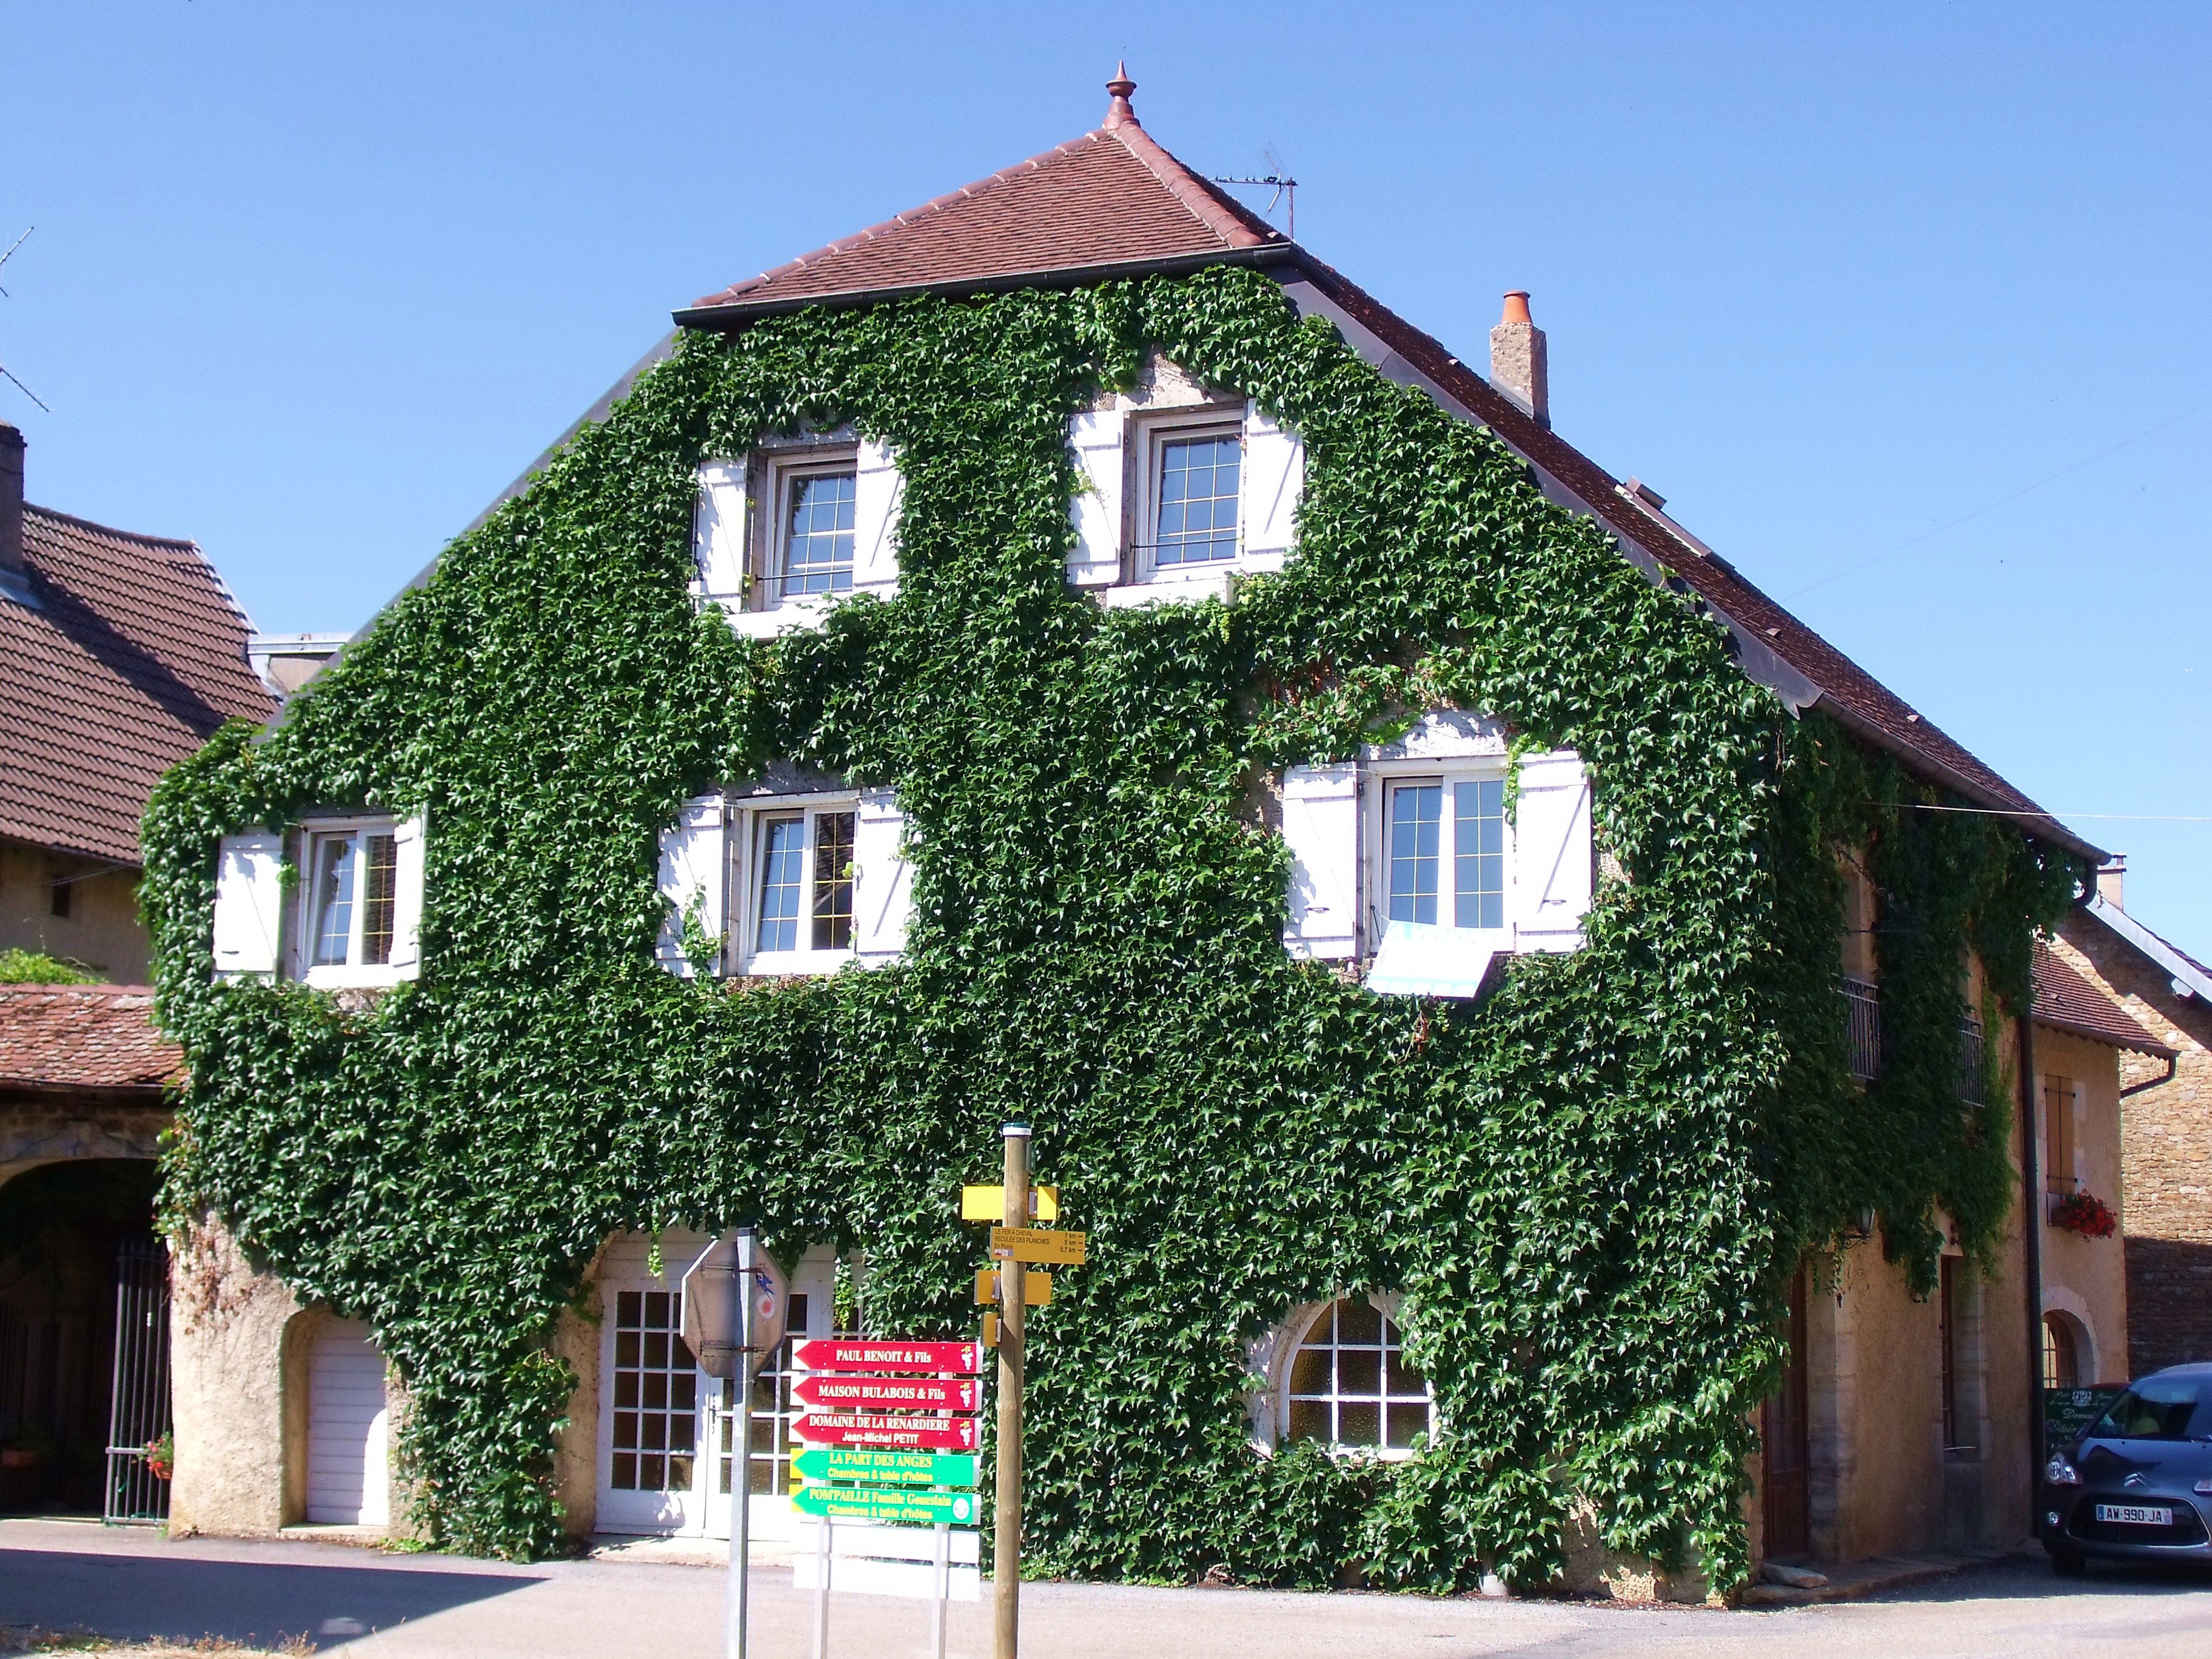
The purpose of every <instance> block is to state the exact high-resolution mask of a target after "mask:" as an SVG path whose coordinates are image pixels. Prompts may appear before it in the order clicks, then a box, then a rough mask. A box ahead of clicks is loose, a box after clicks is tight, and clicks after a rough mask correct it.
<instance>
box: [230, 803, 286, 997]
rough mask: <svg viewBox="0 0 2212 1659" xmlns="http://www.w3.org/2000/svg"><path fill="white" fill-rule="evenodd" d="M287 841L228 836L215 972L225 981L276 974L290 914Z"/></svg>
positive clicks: (264, 834) (267, 835)
mask: <svg viewBox="0 0 2212 1659" xmlns="http://www.w3.org/2000/svg"><path fill="white" fill-rule="evenodd" d="M283 866H284V838H283V836H278V835H273V834H270V833H269V832H267V831H261V832H258V833H256V834H253V835H250V836H224V837H223V838H222V853H221V854H220V855H219V857H218V859H217V861H216V877H215V969H216V973H218V974H220V975H222V976H223V977H224V978H226V979H228V978H233V977H235V976H236V975H240V974H273V973H275V972H276V943H277V940H278V939H279V937H280V936H281V935H282V933H283V920H282V919H283V914H284V878H283Z"/></svg>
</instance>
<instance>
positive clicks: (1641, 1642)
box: [0, 1521, 2212, 1659]
mask: <svg viewBox="0 0 2212 1659" xmlns="http://www.w3.org/2000/svg"><path fill="white" fill-rule="evenodd" d="M722 1593H723V1578H722V1575H721V1573H720V1572H719V1571H714V1570H713V1569H708V1568H702V1567H697V1566H679V1565H648V1564H642V1563H634V1562H626V1561H607V1560H586V1561H565V1562H551V1563H544V1564H540V1565H532V1566H513V1565H505V1564H502V1563H498V1562H483V1561H466V1560H459V1559H453V1558H449V1557H441V1556H428V1555H392V1554H384V1553H379V1552H375V1551H371V1550H365V1549H358V1548H349V1547H344V1546H343V1545H334V1544H321V1543H306V1542H294V1541H277V1542H269V1543H239V1542H229V1541H220V1540H211V1539H191V1540H185V1541H178V1542H174V1543H172V1542H169V1541H166V1540H164V1539H162V1538H161V1536H160V1535H159V1534H155V1533H153V1532H150V1531H142V1530H136V1529H126V1528H101V1527H98V1526H94V1525H87V1524H75V1523H70V1522H46V1521H0V1624H18V1625H21V1624H38V1625H42V1626H47V1627H49V1628H61V1629H70V1628H83V1629H87V1630H90V1631H94V1632H99V1633H100V1634H103V1635H108V1636H114V1637H131V1638H146V1637H155V1636H166V1637H170V1638H186V1639H196V1638H201V1637H206V1636H216V1637H222V1638H229V1639H231V1640H234V1641H240V1642H251V1643H258V1644H275V1643H276V1642H277V1641H279V1640H281V1639H283V1638H287V1637H293V1636H301V1635H304V1636H307V1637H308V1638H312V1639H313V1641H314V1642H315V1644H317V1647H318V1649H319V1650H320V1651H323V1652H326V1653H336V1654H343V1655H358V1656H362V1659H369V1656H377V1659H386V1656H389V1659H463V1656H466V1659H507V1656H513V1659H525V1656H527V1659H563V1656H569V1655H574V1656H591V1659H632V1656H635V1659H647V1656H649V1659H685V1656H691V1655H696V1656H698V1659H718V1656H719V1655H720V1652H721V1648H720V1639H721V1617H722ZM811 1607H812V1601H811V1596H808V1595H803V1594H801V1593H799V1592H798V1591H796V1590H794V1589H793V1588H792V1586H791V1573H790V1569H789V1568H788V1566H761V1567H758V1568H757V1569H756V1572H755V1590H754V1626H753V1628H754V1632H755V1638H754V1642H753V1644H752V1651H753V1655H754V1656H755V1659H803V1656H808V1655H811V1651H812V1646H811V1643H812V1624H811ZM1022 1608H1023V1626H1022V1635H1023V1643H1022V1646H1023V1650H1024V1652H1025V1653H1030V1654H1035V1655H1036V1656H1038V1659H1109V1656H1111V1659H1123V1656H1128V1655H1151V1654H1162V1655H1166V1654H1172V1655H1176V1656H1179V1659H1308V1656H1311V1659H1324V1656H1326V1659H1343V1656H1346V1655H1359V1656H1378V1659H1395V1656H1400V1655H1405V1656H1415V1655H1418V1656H1421V1659H1474V1656H1504V1655H1512V1656H1543V1659H1553V1656H1559V1659H1578V1656H1584V1655H1614V1654H1620V1655H1626V1654H1638V1655H1644V1654H1662V1655H1665V1654H1679V1655H1683V1656H1696V1659H1723V1656H1736V1655H1745V1656H1750V1655H1793V1656H1794V1655H1805V1656H1814V1655H1830V1654H1837V1653H1854V1654H1872V1655H1879V1656H1881V1659H1912V1656H1923V1655H1924V1656H1930V1659H1933V1656H1984V1655H1985V1656H1990V1659H2040V1656H2045V1655H2048V1656H2051V1659H2059V1656H2064V1659H2082V1656H2085V1655H2087V1656H2097V1655H2105V1654H2111V1655H2115V1656H2118V1655H2125V1656H2127V1659H2164V1656H2168V1655H2172V1656H2190V1659H2203V1656H2212V1572H2189V1571H2144V1572H2128V1573H2113V1572H2105V1573H2100V1574H2099V1575H2098V1576H2096V1577H2093V1578H2091V1579H2090V1580H2088V1581H2087V1583H2081V1582H2079V1581H2075V1582H2065V1581H2060V1580H2057V1579H2054V1578H2052V1577H2051V1574H2050V1573H2049V1571H2048V1570H2047V1569H2045V1567H2044V1566H2043V1565H2042V1564H2041V1563H2040V1562H2039V1561H2027V1560H2021V1561H2012V1562H2007V1563H2004V1564H2002V1565H1996V1566H1993V1567H1988V1568H1984V1569H1980V1570H1978V1571H1972V1572H1970V1573H1966V1574H1962V1575H1960V1576H1959V1577H1954V1578H1952V1579H1948V1580H1946V1581H1943V1582H1942V1583H1936V1584H1933V1585H1929V1586H1925V1587H1923V1588H1921V1589H1917V1590H1911V1591H1899V1592H1897V1593H1894V1594H1893V1595H1888V1596H1885V1597H1882V1598H1881V1599H1878V1600H1875V1601H1860V1602H1850V1603H1843V1604H1838V1605H1833V1606H1826V1607H1795V1608H1788V1609H1782V1610H1775V1611H1753V1612H1723V1611H1718V1610H1712V1609H1705V1608H1688V1607H1684V1608H1634V1607H1607V1606H1602V1605H1591V1604H1586V1603H1578V1602H1558V1601H1431V1600H1427V1599H1424V1598H1421V1597H1416V1596H1402V1595H1297V1594H1291V1593H1285V1592H1279V1591H1268V1590H1240V1589H1136V1588H1126V1587H1121V1586H1109V1585H1091V1584H1030V1585H1025V1586H1024V1589H1023V1592H1022ZM987 1619H988V1607H987V1604H986V1605H984V1606H980V1607H979V1606H975V1605H973V1604H970V1605H968V1606H958V1605H956V1606H955V1607H953V1608H952V1611H951V1626H950V1644H949V1649H950V1653H951V1655H954V1656H962V1659H982V1656H984V1655H985V1654H987V1652H988V1647H989V1644H988V1628H989V1627H988V1623H987ZM927 1634H928V1610H927V1606H926V1604H924V1603H921V1602H915V1601H894V1600H888V1599H883V1598H878V1597H872V1596H858V1595H846V1596H839V1597H837V1598H836V1599H835V1601H834V1602H833V1605H832V1610H831V1614H830V1624H829V1652H830V1653H831V1654H832V1655H836V1656H841V1659H842V1656H854V1659H860V1656H866V1659H904V1656H908V1655H920V1654H923V1653H924V1652H925V1651H926V1644H927Z"/></svg>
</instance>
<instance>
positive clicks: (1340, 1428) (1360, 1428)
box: [1336, 1400, 1383, 1446]
mask: <svg viewBox="0 0 2212 1659" xmlns="http://www.w3.org/2000/svg"><path fill="white" fill-rule="evenodd" d="M1336 1443H1337V1444H1339V1445H1340V1446H1379V1445H1381V1444H1382V1443H1383V1408H1382V1407H1380V1406H1376V1405H1373V1404H1367V1403H1355V1402H1354V1401H1349V1400H1347V1401H1345V1402H1344V1403H1343V1404H1341V1405H1340V1406H1339V1407H1337V1408H1336Z"/></svg>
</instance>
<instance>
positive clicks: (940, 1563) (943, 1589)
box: [929, 1521, 952, 1659]
mask: <svg viewBox="0 0 2212 1659" xmlns="http://www.w3.org/2000/svg"><path fill="white" fill-rule="evenodd" d="M951 1594H952V1528H951V1527H949V1526H947V1525H946V1524H945V1522H942V1521H940V1522H938V1523H937V1601H936V1604H935V1605H934V1606H933V1607H931V1608H930V1611H929V1647H930V1651H931V1652H932V1653H933V1654H935V1655H936V1656H937V1659H945V1601H946V1600H947V1598H949V1597H950V1596H951Z"/></svg>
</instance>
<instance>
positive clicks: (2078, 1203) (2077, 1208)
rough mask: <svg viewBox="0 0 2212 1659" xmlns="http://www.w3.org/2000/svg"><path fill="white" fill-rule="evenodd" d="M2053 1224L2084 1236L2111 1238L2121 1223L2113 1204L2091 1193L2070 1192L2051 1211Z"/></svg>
mask: <svg viewBox="0 0 2212 1659" xmlns="http://www.w3.org/2000/svg"><path fill="white" fill-rule="evenodd" d="M2051 1225H2052V1226H2054V1227H2063V1228H2065V1229H2066V1230H2067V1231H2069V1232H2075V1233H2079V1234H2081V1237H2084V1238H2110V1237H2112V1234H2113V1232H2114V1231H2115V1230H2117V1229H2118V1226H2119V1225H2120V1218H2119V1217H2118V1216H2116V1215H2114V1214H2113V1213H2112V1207H2111V1206H2109V1205H2107V1204H2106V1202H2105V1200H2103V1199H2101V1198H2099V1197H2097V1196H2095V1195H2094V1194H2090V1193H2069V1194H2067V1195H2066V1196H2065V1197H2064V1198H2062V1199H2060V1200H2058V1207H2057V1209H2055V1210H2053V1211H2052V1212H2051Z"/></svg>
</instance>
